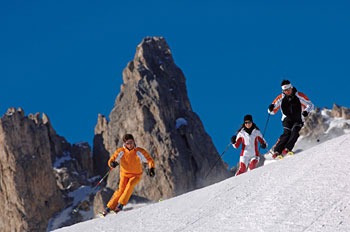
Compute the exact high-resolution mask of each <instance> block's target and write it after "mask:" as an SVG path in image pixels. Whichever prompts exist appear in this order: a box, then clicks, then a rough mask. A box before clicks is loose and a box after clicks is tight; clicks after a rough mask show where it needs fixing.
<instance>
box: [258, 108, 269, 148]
mask: <svg viewBox="0 0 350 232" xmlns="http://www.w3.org/2000/svg"><path fill="white" fill-rule="evenodd" d="M267 114H268V116H267V120H266V124H265V128H264V132H263V135H262V136H263V138H264V137H265V132H266V128H267V124H268V123H269V119H270V116H271V114H269V113H267ZM259 154H260V147H259Z"/></svg>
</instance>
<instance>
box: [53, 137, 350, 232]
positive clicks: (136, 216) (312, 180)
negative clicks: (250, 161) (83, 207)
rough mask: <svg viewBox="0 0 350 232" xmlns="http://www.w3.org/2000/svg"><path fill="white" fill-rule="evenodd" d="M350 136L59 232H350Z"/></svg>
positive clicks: (62, 229)
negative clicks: (176, 195) (179, 194)
mask: <svg viewBox="0 0 350 232" xmlns="http://www.w3.org/2000/svg"><path fill="white" fill-rule="evenodd" d="M349 151H350V135H349V134H346V135H343V136H340V137H338V138H335V139H333V140H330V141H327V142H324V143H322V144H319V145H318V146H315V147H313V148H310V149H309V150H306V151H303V152H300V153H297V154H296V155H294V156H291V157H289V158H285V159H283V160H280V161H277V162H274V163H270V164H269V165H266V166H263V167H261V168H257V169H255V170H253V171H250V172H247V173H245V174H242V175H240V176H238V177H232V178H229V179H226V180H224V181H222V182H220V183H217V184H214V185H211V186H208V187H206V188H202V189H199V190H196V191H193V192H189V193H186V194H183V195H181V196H178V197H175V198H172V199H169V200H164V201H161V202H159V203H155V204H151V205H148V206H145V207H142V208H138V209H135V210H130V211H124V212H123V211H122V212H120V213H119V214H116V215H109V216H107V217H105V218H97V219H93V220H90V221H86V222H82V223H79V224H75V225H73V226H70V227H65V228H61V229H59V230H57V231H72V232H73V231H74V232H88V231H94V232H96V231H99V232H112V231H113V232H114V231H128V232H131V231H152V232H154V231H162V232H164V231H166V232H171V231H174V232H175V231H198V232H205V231H220V232H222V231H244V232H246V231H264V232H267V231H271V232H272V231H273V232H276V231H283V232H284V231H288V232H293V231H298V232H299V231H305V232H310V231H329V232H335V231H350V180H349V173H350V168H349V167H350V153H349Z"/></svg>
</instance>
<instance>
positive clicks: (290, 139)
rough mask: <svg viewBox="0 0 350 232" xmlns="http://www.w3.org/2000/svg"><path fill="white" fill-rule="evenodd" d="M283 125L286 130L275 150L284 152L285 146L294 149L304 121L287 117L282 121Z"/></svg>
mask: <svg viewBox="0 0 350 232" xmlns="http://www.w3.org/2000/svg"><path fill="white" fill-rule="evenodd" d="M282 125H283V129H284V131H283V134H282V135H281V136H280V138H279V141H278V143H277V144H276V147H275V151H277V152H278V153H282V151H283V150H284V149H285V148H287V149H288V150H290V151H291V150H292V149H293V147H294V145H295V143H296V142H297V140H298V138H299V131H300V130H301V128H302V127H303V125H304V123H303V122H300V121H298V122H296V121H293V120H291V119H289V118H285V119H284V120H283V122H282Z"/></svg>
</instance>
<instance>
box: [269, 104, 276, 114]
mask: <svg viewBox="0 0 350 232" xmlns="http://www.w3.org/2000/svg"><path fill="white" fill-rule="evenodd" d="M274 108H275V104H271V105H269V111H270V112H272V111H273V109H274Z"/></svg>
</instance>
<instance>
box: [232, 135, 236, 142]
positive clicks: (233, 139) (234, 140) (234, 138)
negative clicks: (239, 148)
mask: <svg viewBox="0 0 350 232" xmlns="http://www.w3.org/2000/svg"><path fill="white" fill-rule="evenodd" d="M236 138H237V136H236V135H234V136H232V137H231V143H232V144H235V143H236Z"/></svg>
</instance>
